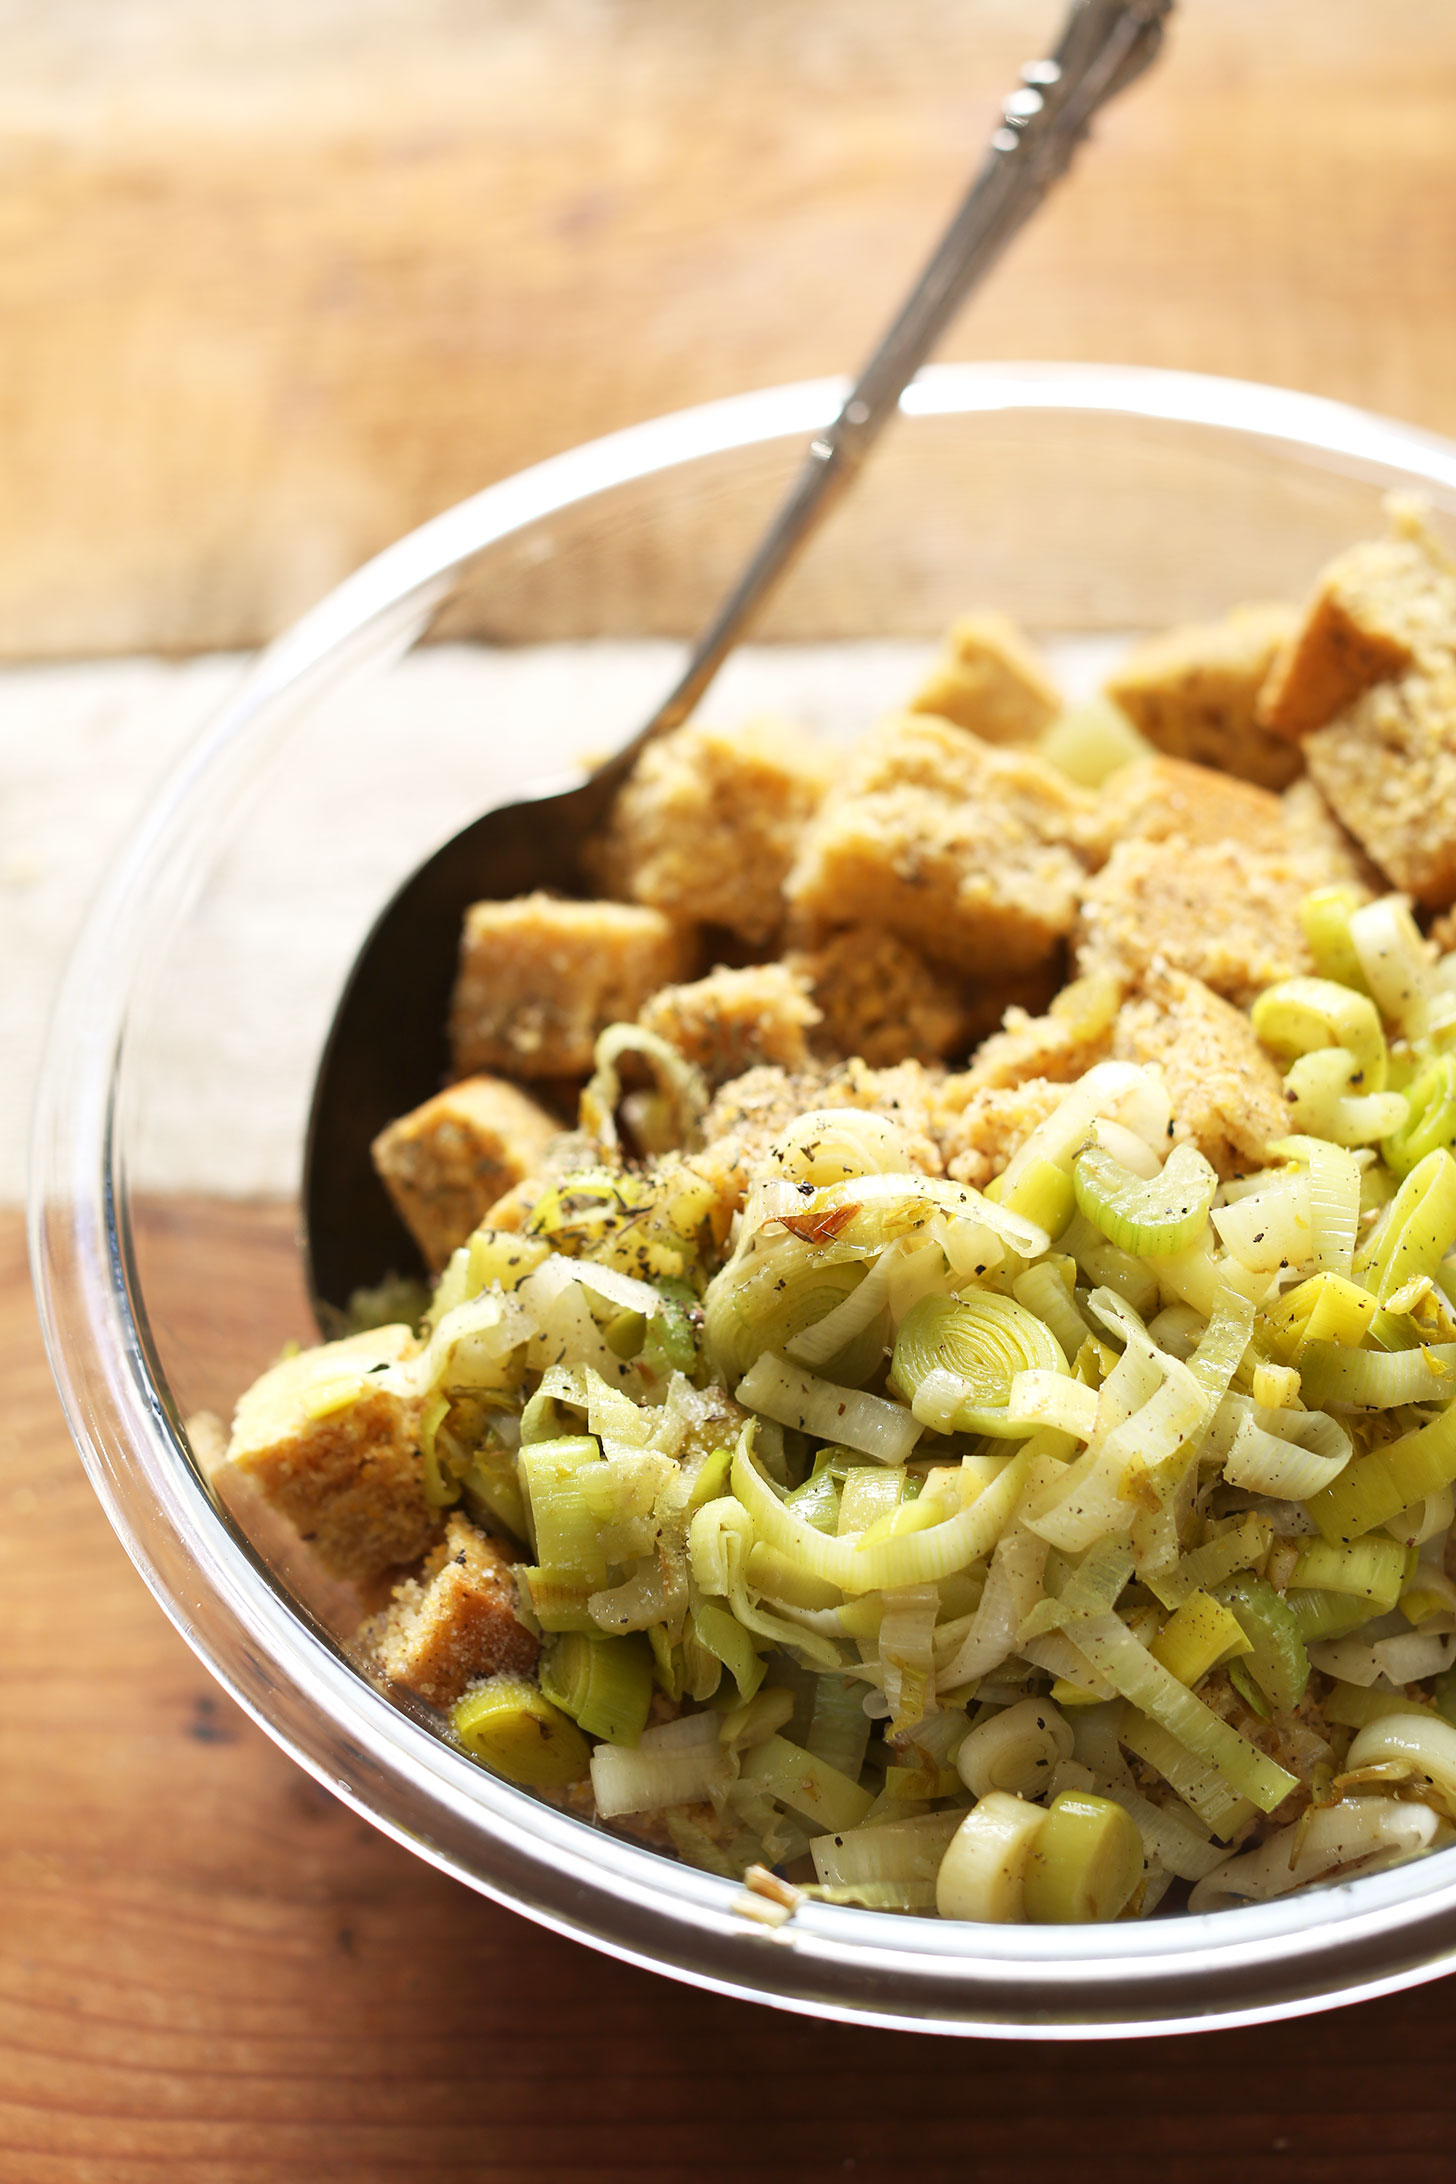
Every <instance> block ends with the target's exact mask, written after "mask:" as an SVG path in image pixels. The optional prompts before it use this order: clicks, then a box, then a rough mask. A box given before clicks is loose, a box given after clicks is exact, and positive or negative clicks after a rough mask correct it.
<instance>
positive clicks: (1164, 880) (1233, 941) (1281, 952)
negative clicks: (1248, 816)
mask: <svg viewBox="0 0 1456 2184" xmlns="http://www.w3.org/2000/svg"><path fill="white" fill-rule="evenodd" d="M1308 890H1309V876H1308V874H1307V872H1305V871H1304V870H1303V869H1302V868H1301V866H1300V865H1299V864H1298V863H1297V862H1296V861H1295V860H1294V859H1292V858H1289V857H1275V856H1264V855H1261V854H1260V853H1259V852H1258V851H1257V850H1252V849H1249V848H1247V847H1245V845H1244V844H1243V843H1240V842H1191V843H1190V842H1183V841H1171V842H1119V843H1118V845H1117V847H1116V848H1115V849H1114V850H1113V852H1112V855H1111V856H1110V857H1109V858H1108V860H1107V863H1106V864H1105V865H1104V866H1103V868H1102V870H1101V871H1100V872H1099V873H1097V874H1096V875H1095V876H1094V877H1093V878H1092V879H1090V880H1089V881H1088V882H1087V886H1086V889H1085V891H1084V893H1083V896H1082V906H1081V919H1080V923H1079V926H1078V931H1077V941H1076V961H1077V968H1078V970H1079V971H1080V972H1081V973H1082V974H1083V975H1084V976H1087V975H1089V974H1091V973H1093V972H1102V973H1105V974H1107V975H1108V976H1110V977H1113V978H1118V979H1121V980H1122V981H1123V983H1124V984H1125V985H1128V986H1137V985H1140V984H1141V983H1142V981H1143V979H1144V978H1145V977H1146V975H1147V973H1148V971H1149V970H1150V969H1151V968H1152V966H1153V965H1154V963H1159V964H1161V965H1163V966H1165V967H1167V968H1171V969H1174V970H1180V971H1187V972H1189V973H1190V975H1191V976H1192V977H1194V978H1199V979H1202V981H1203V983H1204V984H1205V985H1206V986H1211V987H1212V988H1213V990H1214V992H1215V993H1220V994H1222V995H1223V997H1224V999H1225V1000H1227V1001H1233V1002H1236V1003H1238V1005H1239V1006H1240V1007H1246V1006H1247V1005H1248V1004H1249V1003H1250V1002H1252V1001H1253V999H1254V998H1255V996H1256V995H1257V994H1258V993H1260V992H1261V991H1262V989H1263V988H1264V987H1265V986H1269V985H1272V984H1273V983H1274V981H1275V980H1276V979H1280V978H1292V977H1293V976H1294V975H1295V974H1296V972H1301V971H1308V970H1309V969H1310V967H1311V958H1310V953H1309V949H1308V946H1307V944H1306V942H1305V938H1304V933H1303V931H1302V929H1301V927H1300V923H1299V909H1300V905H1301V903H1302V902H1303V900H1304V897H1305V895H1306V894H1307V893H1308Z"/></svg>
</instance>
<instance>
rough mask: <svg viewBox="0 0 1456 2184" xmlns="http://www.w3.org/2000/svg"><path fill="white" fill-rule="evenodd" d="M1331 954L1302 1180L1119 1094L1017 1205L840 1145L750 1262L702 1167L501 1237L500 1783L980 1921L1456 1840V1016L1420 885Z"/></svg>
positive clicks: (807, 1143) (764, 1228)
mask: <svg viewBox="0 0 1456 2184" xmlns="http://www.w3.org/2000/svg"><path fill="white" fill-rule="evenodd" d="M1307 927H1308V932H1309V937H1310V941H1311V945H1312V948H1313V951H1314V954H1315V958H1316V962H1317V964H1318V970H1319V975H1317V976H1313V977H1308V978H1297V979H1292V980H1290V981H1288V982H1286V983H1285V984H1283V985H1281V986H1277V987H1275V988H1273V989H1272V990H1270V991H1268V992H1266V993H1265V994H1264V995H1263V996H1262V997H1261V999H1260V1000H1259V1002H1258V1004H1257V1006H1256V1008H1255V1010H1254V1018H1253V1020H1254V1024H1255V1027H1256V1029H1257V1031H1258V1033H1259V1036H1260V1038H1261V1039H1262V1040H1263V1042H1264V1043H1265V1045H1266V1046H1267V1048H1268V1049H1269V1050H1270V1052H1271V1053H1273V1054H1274V1055H1275V1056H1276V1057H1278V1058H1279V1060H1280V1061H1281V1063H1282V1064H1283V1065H1285V1066H1286V1067H1287V1077H1286V1094H1287V1101H1288V1108H1289V1116H1290V1125H1291V1127H1290V1134H1289V1135H1288V1136H1287V1137H1286V1138H1285V1139H1283V1140H1282V1141H1281V1142H1279V1143H1278V1144H1276V1145H1274V1146H1273V1147H1272V1148H1270V1153H1269V1161H1270V1164H1269V1166H1268V1167H1267V1168H1266V1169H1265V1170H1263V1171H1262V1172H1261V1173H1258V1174H1254V1175H1246V1176H1243V1177H1240V1178H1238V1179H1236V1180H1234V1181H1224V1182H1220V1179H1219V1178H1218V1176H1217V1175H1216V1174H1215V1173H1214V1171H1213V1169H1212V1168H1211V1167H1210V1166H1209V1164H1208V1162H1207V1161H1206V1160H1205V1159H1204V1158H1203V1157H1202V1155H1201V1154H1200V1153H1198V1152H1197V1151H1195V1150H1194V1149H1193V1148H1192V1147H1190V1146H1188V1145H1186V1144H1183V1143H1180V1142H1178V1141H1177V1140H1176V1137H1175V1124H1174V1118H1173V1117H1172V1116H1171V1114H1170V1111H1169V1104H1168V1098H1167V1094H1166V1091H1165V1089H1164V1086H1163V1082H1162V1079H1161V1077H1160V1076H1159V1075H1158V1073H1157V1072H1156V1071H1153V1070H1149V1069H1144V1068H1140V1067H1136V1066H1134V1065H1132V1064H1128V1063H1120V1062H1105V1063H1101V1064H1099V1065H1097V1066H1096V1067H1094V1068H1093V1069H1091V1070H1090V1071H1089V1072H1088V1073H1087V1074H1086V1075H1085V1076H1084V1077H1083V1078H1082V1079H1081V1080H1080V1081H1079V1082H1077V1083H1075V1084H1073V1085H1070V1086H1069V1087H1068V1088H1067V1092H1066V1096H1065V1098H1064V1099H1063V1100H1062V1101H1061V1103H1060V1105H1059V1106H1058V1108H1057V1109H1056V1110H1055V1112H1054V1113H1053V1114H1052V1115H1051V1116H1050V1117H1049V1119H1048V1120H1046V1121H1045V1122H1043V1123H1042V1124H1041V1126H1040V1127H1039V1128H1038V1129H1037V1130H1036V1131H1035V1132H1034V1134H1033V1135H1032V1136H1031V1137H1030V1138H1029V1139H1028V1141H1027V1142H1026V1143H1025V1144H1024V1145H1023V1146H1022V1147H1021V1149H1020V1151H1019V1152H1018V1153H1017V1154H1016V1155H1015V1157H1014V1159H1013V1160H1012V1161H1011V1163H1010V1165H1009V1167H1008V1168H1007V1169H1006V1171H1005V1173H1004V1174H1003V1175H1002V1176H1001V1177H1000V1178H999V1179H998V1180H997V1182H996V1183H995V1184H994V1185H992V1186H991V1188H990V1189H989V1190H988V1191H987V1192H985V1193H981V1192H978V1191H975V1190H971V1189H967V1188H965V1187H963V1186H961V1185H959V1184H956V1183H952V1182H949V1181H945V1180H937V1179H934V1178H931V1177H929V1176H926V1175H924V1174H922V1173H920V1172H918V1171H917V1170H916V1169H915V1168H914V1167H913V1166H912V1163H911V1160H910V1158H909V1155H908V1152H907V1150H906V1147H905V1144H904V1143H903V1141H902V1139H901V1137H900V1135H899V1133H898V1132H897V1130H896V1129H895V1127H894V1125H893V1124H892V1123H891V1122H889V1121H888V1120H886V1119H885V1118H884V1117H882V1116H877V1115H870V1114H865V1113H859V1112H856V1111H852V1110H847V1109H838V1110H834V1111H832V1112H830V1111H825V1112H823V1113H816V1114H811V1115H807V1116H805V1117H804V1118H803V1119H802V1120H801V1121H800V1122H799V1123H797V1124H796V1125H795V1126H794V1127H793V1128H792V1129H791V1130H790V1131H789V1132H787V1133H786V1134H785V1136H784V1137H782V1138H781V1139H780V1140H779V1141H778V1142H777V1143H776V1144H775V1146H774V1147H773V1149H772V1152H771V1154H770V1156H769V1157H768V1158H767V1159H766V1160H765V1161H764V1163H763V1164H762V1166H761V1168H760V1169H759V1170H758V1172H757V1173H756V1174H755V1176H754V1178H753V1180H752V1182H751V1186H750V1188H749V1191H748V1194H747V1199H746V1203H745V1204H744V1207H743V1210H742V1212H741V1214H740V1215H739V1217H738V1219H737V1222H736V1226H735V1231H734V1234H733V1235H732V1237H731V1238H729V1239H727V1240H723V1241H721V1242H719V1243H716V1244H715V1242H714V1240H713V1238H712V1236H711V1233H710V1231H709V1228H708V1226H707V1225H706V1219H705V1216H706V1213H707V1206H708V1196H707V1193H706V1191H705V1188H704V1186H703V1184H702V1182H701V1180H700V1179H699V1178H698V1177H696V1176H695V1174H694V1172H693V1170H692V1167H691V1165H690V1163H687V1162H685V1161H684V1160H683V1159H682V1158H681V1157H679V1156H676V1155H673V1154H666V1155H664V1156H662V1157H661V1158H659V1159H658V1160H657V1161H655V1162H653V1163H650V1164H649V1165H648V1166H647V1167H646V1168H645V1169H638V1170H634V1169H632V1168H630V1167H628V1166H625V1165H623V1166H621V1167H617V1168H603V1169H598V1170H593V1171H590V1172H588V1173H584V1174H582V1175H579V1176H576V1177H573V1178H570V1179H569V1180H568V1181H567V1182H566V1183H564V1184H562V1185H561V1186H559V1188H557V1189H555V1190H554V1191H552V1192H550V1193H549V1194H548V1195H547V1197H546V1198H545V1199H544V1200H543V1201H542V1202H541V1203H539V1204H538V1205H537V1207H536V1209H535V1212H534V1214H533V1216H532V1218H531V1221H530V1224H529V1228H528V1232H527V1234H526V1236H525V1237H524V1238H523V1237H521V1236H511V1237H504V1236H495V1235H492V1233H491V1232H490V1231H489V1230H483V1231H481V1232H479V1233H478V1234H477V1235H476V1237H475V1238H474V1239H473V1240H472V1241H471V1243H470V1244H469V1245H467V1246H465V1247H464V1248H463V1249H462V1250H461V1251H460V1252H458V1253H457V1254H456V1257H455V1259H454V1261H453V1262H452V1263H451V1265H450V1267H449V1269H448V1270H447V1272H446V1274H445V1275H444V1277H443V1280H442V1282H441V1285H440V1288H439V1291H438V1293H437V1296H436V1299H435V1303H434V1307H433V1311H432V1314H431V1336H430V1348H429V1352H428V1373H429V1379H430V1389H431V1394H430V1399H429V1402H428V1406H427V1410H426V1418H425V1428H426V1433H425V1453H426V1462H427V1470H428V1477H429V1479H430V1482H431V1491H432V1493H434V1494H436V1495H437V1496H438V1498H439V1500H440V1501H441V1502H442V1503H443V1502H446V1501H451V1500H454V1499H457V1498H459V1497H461V1496H463V1497H464V1498H465V1500H466V1502H467V1504H469V1505H472V1506H473V1507H474V1508H475V1509H476V1511H477V1513H478V1514H481V1515H482V1516H483V1517H484V1519H485V1520H486V1521H487V1522H489V1523H491V1524H492V1525H494V1526H495V1527H496V1528H497V1529H500V1528H501V1527H504V1528H505V1529H506V1530H508V1531H509V1532H511V1533H512V1534H513V1535H514V1536H516V1537H517V1538H518V1539H519V1540H520V1541H521V1543H522V1563H521V1567H520V1570H519V1572H518V1576H519V1580H520V1584H521V1590H522V1598H523V1606H524V1610H525V1612H526V1613H528V1614H529V1615H530V1616H531V1617H533V1618H534V1620H535V1623H536V1624H537V1625H538V1626H539V1629H540V1631H541V1633H542V1635H543V1639H544V1652H543V1657H542V1666H541V1672H540V1683H539V1688H537V1687H536V1686H534V1685H533V1686H525V1685H517V1686H512V1685H509V1684H486V1685H481V1686H477V1687H476V1688H475V1689H474V1690H473V1691H472V1692H471V1693H470V1694H468V1695H467V1697H466V1698H465V1699H464V1700H463V1701H462V1702H461V1704H460V1707H459V1708H458V1710H457V1714H456V1728H457V1732H458V1734H459V1737H460V1739H461V1741H462V1743H463V1745H464V1746H465V1748H466V1749H467V1750H469V1751H471V1752H472V1753H474V1754H475V1755H476V1756H477V1757H478V1758H480V1759H481V1760H482V1761H484V1762H485V1763H486V1764H487V1765H491V1766H494V1767H496V1768H498V1769H499V1770H500V1771H501V1772H503V1773H505V1774H507V1775H509V1776H511V1778H512V1779H515V1780H517V1781H522V1782H526V1783H530V1784H532V1785H534V1786H537V1787H542V1788H552V1789H559V1788H560V1787H561V1786H562V1785H563V1784H571V1783H573V1782H578V1783H579V1782H583V1781H584V1780H585V1779H586V1777H587V1776H588V1774H589V1778H590V1787H591V1793H592V1797H593V1800H594V1803H595V1809H596V1811H597V1813H598V1814H599V1815H600V1816H601V1817H602V1818H603V1819H605V1820H608V1821H627V1822H629V1823H630V1824H631V1825H633V1826H634V1827H635V1828H636V1829H638V1831H639V1832H641V1831H644V1830H645V1831H646V1832H648V1833H649V1835H650V1837H651V1839H653V1840H656V1841H659V1842H663V1843H668V1842H670V1843H671V1844H672V1845H673V1846H674V1847H675V1848H676V1850H677V1851H678V1853H679V1854H680V1855H681V1856H682V1857H684V1858H686V1859H688V1860H690V1861H692V1862H693V1863H695V1864H697V1865H700V1866H702V1867H705V1868H707V1869H708V1870H710V1871H712V1872H716V1873H719V1874H723V1875H725V1876H738V1875H741V1874H742V1873H743V1871H744V1869H745V1868H746V1867H748V1866H749V1865H751V1864H763V1865H767V1866H770V1867H777V1868H779V1869H780V1870H782V1871H787V1873H788V1875H789V1877H790V1878H791V1879H795V1878H803V1879H805V1880H806V1881H807V1879H808V1876H809V1874H810V1872H811V1871H812V1874H813V1876H814V1879H813V1882H812V1883H811V1884H810V1885H811V1886H812V1887H813V1888H814V1889H815V1890H816V1891H817V1893H818V1894H820V1895H821V1896H823V1897H826V1898H828V1899H829V1900H831V1901H833V1902H836V1903H851V1904H859V1905H866V1906H871V1907H875V1908H882V1909H891V1910H897V1911H912V1912H931V1911H936V1910H938V1911H939V1912H940V1913H941V1915H943V1916H947V1917H952V1918H972V1919H995V1920H1022V1919H1026V1920H1033V1921H1049V1922H1058V1921H1066V1920H1074V1921H1082V1920H1103V1919H1114V1918H1118V1917H1127V1916H1145V1915H1147V1914H1148V1913H1150V1912H1151V1911H1152V1910H1153V1909H1154V1908H1155V1907H1156V1906H1157V1904H1158V1903H1159V1901H1160V1900H1161V1899H1162V1897H1163V1896H1164V1894H1165V1892H1166V1891H1167V1890H1168V1889H1169V1887H1170V1885H1171V1884H1173V1883H1175V1882H1177V1883H1181V1884H1185V1892H1186V1890H1187V1889H1189V1888H1191V1893H1189V1894H1188V1897H1187V1900H1188V1901H1189V1903H1190V1904H1191V1906H1192V1907H1193V1908H1194V1909H1195V1910H1202V1909H1205V1908H1216V1907H1221V1906H1224V1905H1228V1904H1233V1903H1237V1902H1242V1901H1246V1900H1250V1899H1255V1898H1267V1897H1271V1896H1275V1895H1278V1894H1280V1893H1282V1892H1283V1891H1286V1890H1288V1889H1291V1888H1295V1887H1298V1886H1301V1885H1303V1884H1305V1883H1307V1882H1311V1881H1316V1880H1319V1879H1322V1878H1325V1877H1328V1876H1331V1875H1334V1874H1340V1875H1344V1874H1346V1873H1350V1872H1356V1871H1361V1872H1364V1871H1369V1870H1371V1869H1372V1868H1374V1867H1377V1866H1381V1865H1384V1864H1388V1863H1391V1862H1394V1861H1396V1860H1399V1859H1403V1858H1407V1857H1410V1856H1413V1855H1415V1854H1416V1853H1417V1852H1420V1851H1423V1850H1426V1849H1429V1848H1431V1847H1433V1846H1434V1845H1437V1844H1440V1843H1447V1842H1452V1841H1456V1825H1453V1822H1456V1726H1453V1725H1456V1668H1453V1662H1456V1585H1453V1582H1452V1579H1451V1577H1450V1576H1448V1574H1447V1569H1446V1553H1447V1546H1448V1541H1449V1539H1450V1535H1451V1527H1452V1520H1453V1482H1456V1407H1453V1405H1452V1403H1451V1396H1452V1395H1453V1394H1456V1258H1453V1257H1452V1256H1450V1254H1451V1253H1452V1251H1453V1247H1456V1158H1453V1147H1456V984H1453V983H1451V982H1449V981H1448V980H1447V978H1446V975H1445V969H1446V967H1445V966H1442V965H1437V964H1436V963H1435V962H1434V960H1433V958H1432V952H1431V950H1430V949H1429V947H1428V946H1427V944H1426V943H1425V942H1424V941H1423V940H1422V939H1421V937H1420V935H1419V933H1418V931H1417V929H1416V927H1415V925H1414V923H1413V921H1412V919H1411V917H1410V914H1409V911H1408V910H1407V908H1406V907H1405V905H1404V903H1403V902H1402V901H1401V899H1399V898H1389V899H1387V900H1384V901H1381V902H1376V903H1372V904H1369V905H1366V906H1364V907H1360V906H1359V905H1358V903H1357V901H1356V899H1355V898H1353V897H1346V896H1345V895H1343V894H1341V892H1340V891H1339V890H1329V891H1326V892H1325V893H1323V894H1321V895H1319V896H1317V897H1313V898H1311V901H1310V904H1309V907H1308V913H1307ZM611 1037H612V1035H611V1034H608V1039H609V1040H610V1039H611ZM618 1045H620V1041H619V1042H618ZM612 1051H613V1057H615V1056H616V1052H617V1049H616V1047H614V1048H613V1050H612ZM690 1089H691V1088H688V1090H689V1092H690ZM674 1090H675V1092H676V1093H682V1092H683V1088H682V1087H675V1088H674ZM683 1096H684V1097H687V1094H683ZM608 1104H609V1103H608ZM603 1112H604V1113H605V1107H604V1109H603ZM599 1134H600V1133H599ZM589 1740H595V1741H589Z"/></svg>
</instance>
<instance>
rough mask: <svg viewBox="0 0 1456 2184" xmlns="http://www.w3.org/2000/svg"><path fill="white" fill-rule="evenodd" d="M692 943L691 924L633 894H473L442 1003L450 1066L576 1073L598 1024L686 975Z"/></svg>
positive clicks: (619, 1018) (629, 1011) (632, 1012)
mask: <svg viewBox="0 0 1456 2184" xmlns="http://www.w3.org/2000/svg"><path fill="white" fill-rule="evenodd" d="M695 952H696V950H695V942H694V939H693V936H692V934H691V933H690V932H688V931H686V930H685V929H684V928H683V927H681V926H678V925H674V924H673V922H672V921H671V919H669V918H666V917H664V916H663V914H662V912H661V911H660V910H649V909H645V908H642V907H641V906H639V905H636V904H631V903H621V902H563V901H560V900H558V899H557V897H555V896H554V895H541V894H536V895H521V896H518V897H516V899H515V900H514V901H511V902H477V903H473V904H472V905H471V907H470V908H469V909H468V910H467V911H466V913H465V929H464V932H463V933H462V935H461V940H460V968H459V971H458V973H457V975H456V980H455V992H454V996H453V998H452V1000H451V1004H450V1046H451V1051H452V1053H453V1056H454V1063H455V1074H456V1076H457V1077H473V1076H476V1075H479V1074H481V1073H482V1072H494V1071H502V1072H504V1073H505V1074H506V1075H507V1076H512V1077H573V1076H583V1075H585V1073H586V1072H587V1071H588V1070H589V1069H590V1068H591V1066H592V1049H593V1047H594V1046H595V1045H596V1041H597V1036H598V1034H599V1033H600V1032H602V1031H604V1030H605V1029H606V1027H607V1025H608V1024H615V1023H623V1022H625V1023H630V1022H631V1021H632V1019H633V1018H634V1017H635V1016H636V1014H637V1011H638V1010H639V1009H640V1008H641V1006H642V1004H643V1002H644V1001H645V1000H646V999H647V996H648V995H649V994H650V993H655V992H656V991H657V989H658V987H659V986H667V985H671V984H672V983H673V981H674V980H675V979H679V978H683V977H686V976H687V975H689V973H690V972H691V970H692V969H693V967H694V964H693V958H694V955H695Z"/></svg>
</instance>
